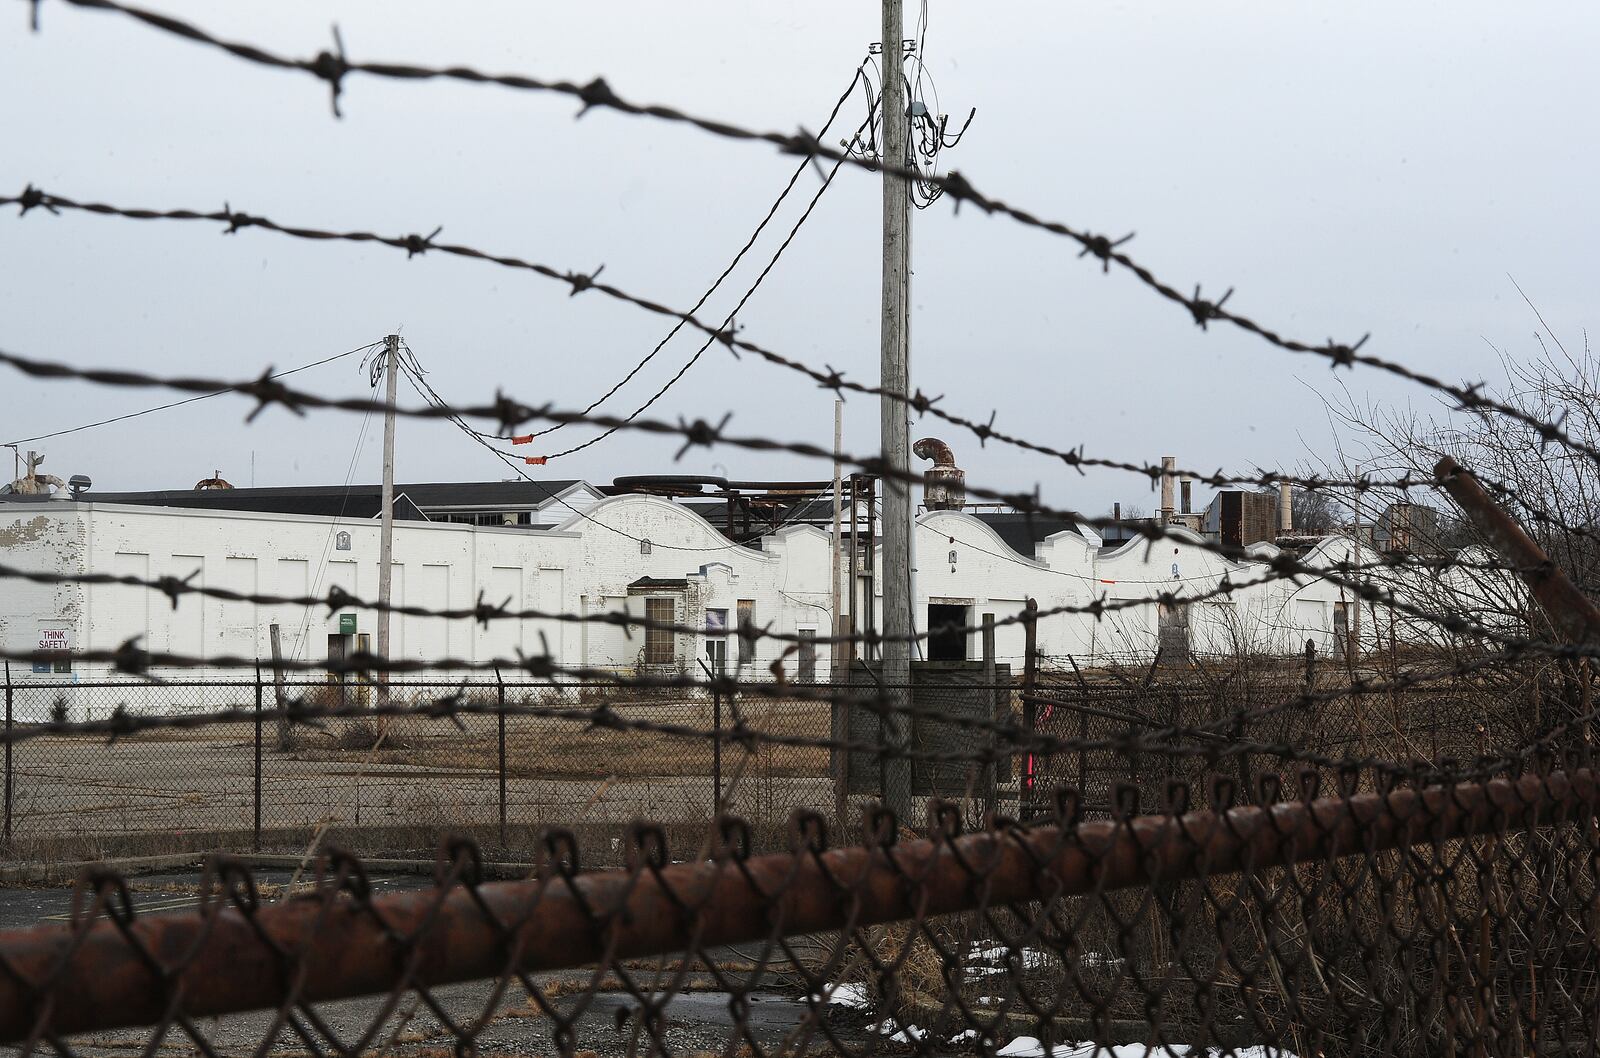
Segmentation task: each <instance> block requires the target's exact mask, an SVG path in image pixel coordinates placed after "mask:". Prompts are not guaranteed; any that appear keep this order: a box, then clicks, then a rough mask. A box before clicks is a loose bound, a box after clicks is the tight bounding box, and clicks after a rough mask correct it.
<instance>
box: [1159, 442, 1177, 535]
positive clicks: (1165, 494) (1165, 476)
mask: <svg viewBox="0 0 1600 1058" xmlns="http://www.w3.org/2000/svg"><path fill="white" fill-rule="evenodd" d="M1177 468H1178V457H1177V456H1162V457H1161V524H1162V525H1165V524H1167V523H1168V522H1170V521H1172V512H1173V509H1174V508H1173V505H1172V482H1173V480H1174V473H1173V472H1174V471H1175V470H1177Z"/></svg>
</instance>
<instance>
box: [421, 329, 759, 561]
mask: <svg viewBox="0 0 1600 1058" xmlns="http://www.w3.org/2000/svg"><path fill="white" fill-rule="evenodd" d="M400 348H401V349H403V350H404V351H405V354H406V359H402V360H401V361H400V372H401V374H403V375H405V376H406V381H407V382H409V383H411V388H412V389H414V390H416V391H417V395H418V396H419V397H421V398H422V399H423V400H425V401H427V402H428V403H429V404H431V405H433V406H434V407H435V408H437V409H439V410H440V411H441V412H443V413H444V415H443V418H445V419H447V420H449V421H450V422H452V423H454V424H455V426H456V428H457V429H459V430H460V431H461V432H462V433H464V434H466V435H467V436H468V437H469V438H471V439H472V440H473V441H474V442H475V443H476V444H479V445H482V446H483V447H484V448H486V449H488V450H489V451H490V452H491V453H493V454H494V456H495V458H497V459H499V460H500V461H501V462H502V463H504V464H505V465H506V466H508V467H510V468H511V469H512V470H514V471H516V472H517V474H518V475H519V476H520V477H522V478H523V479H524V480H526V481H529V482H532V483H533V484H534V485H536V486H538V487H539V488H540V489H541V490H542V491H543V493H544V496H543V498H544V499H546V500H554V501H555V502H557V503H559V504H561V506H563V507H565V508H566V509H567V510H569V511H571V512H572V513H573V514H575V515H577V516H578V517H580V518H582V519H583V520H584V521H587V522H591V523H593V524H594V525H597V526H599V527H600V528H601V529H606V530H609V531H611V532H613V533H616V534H617V535H618V536H621V537H625V538H627V539H629V540H632V541H633V542H634V543H636V544H645V543H649V544H650V545H651V547H658V546H659V547H661V548H664V549H666V550H668V551H727V550H729V549H730V548H735V547H748V546H749V545H747V544H739V543H735V542H733V541H731V540H730V541H729V542H728V543H726V544H717V545H713V546H711V547H690V546H687V545H682V544H666V543H662V544H657V543H656V542H655V541H653V540H647V539H646V538H645V537H642V536H634V535H633V534H632V533H629V532H626V531H624V530H622V529H618V528H617V527H616V526H614V525H609V524H607V523H606V522H603V521H601V520H600V519H598V518H596V517H595V516H594V515H592V514H590V513H589V512H588V511H585V510H581V509H579V508H577V507H574V506H573V505H572V504H571V503H568V502H567V500H566V499H565V498H564V497H562V496H560V495H558V494H557V493H556V492H555V490H554V489H552V488H550V486H549V485H548V484H546V483H545V482H542V481H540V480H539V479H537V478H535V477H534V476H533V475H531V474H529V473H528V472H527V471H526V470H524V469H522V467H521V466H520V465H518V463H517V462H516V460H515V459H513V458H512V457H511V456H508V455H506V454H505V453H504V452H502V451H500V450H499V449H498V448H496V447H495V446H494V445H492V444H490V443H489V442H488V441H487V440H485V439H484V437H483V435H482V434H480V433H479V432H478V431H477V430H474V429H473V428H472V427H471V426H470V425H469V424H468V423H467V422H466V420H465V419H463V418H461V416H459V415H457V414H455V413H454V412H453V411H452V410H451V407H450V405H449V404H448V403H447V402H446V401H445V400H444V398H443V397H441V396H439V394H438V393H437V392H436V391H435V390H434V388H433V387H432V386H431V385H429V384H428V382H427V381H425V380H424V379H423V378H422V375H425V374H426V373H427V372H426V371H425V370H423V367H422V365H421V364H420V363H419V362H418V361H417V358H416V354H415V353H414V352H412V351H411V347H410V346H409V345H407V344H406V343H405V342H401V343H400ZM407 360H409V361H410V363H407ZM618 428H620V424H619V427H618Z"/></svg>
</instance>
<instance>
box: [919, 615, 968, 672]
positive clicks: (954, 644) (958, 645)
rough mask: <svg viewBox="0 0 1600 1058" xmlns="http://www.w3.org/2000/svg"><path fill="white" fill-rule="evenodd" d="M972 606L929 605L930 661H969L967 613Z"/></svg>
mask: <svg viewBox="0 0 1600 1058" xmlns="http://www.w3.org/2000/svg"><path fill="white" fill-rule="evenodd" d="M971 609H972V607H970V606H960V605H953V604H950V603H929V604H928V660H929V661H966V660H967V633H966V627H967V612H968V611H969V610H971Z"/></svg>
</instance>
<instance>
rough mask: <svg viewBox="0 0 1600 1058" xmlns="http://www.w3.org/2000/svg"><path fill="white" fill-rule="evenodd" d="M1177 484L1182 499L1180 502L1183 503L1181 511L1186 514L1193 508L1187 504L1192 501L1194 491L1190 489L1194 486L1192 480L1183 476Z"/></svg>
mask: <svg viewBox="0 0 1600 1058" xmlns="http://www.w3.org/2000/svg"><path fill="white" fill-rule="evenodd" d="M1178 485H1179V487H1180V489H1181V490H1182V491H1181V494H1182V496H1183V499H1182V500H1181V501H1180V502H1182V504H1183V513H1184V514H1188V513H1190V512H1191V511H1192V510H1193V508H1192V507H1190V506H1189V505H1190V503H1192V502H1193V501H1194V493H1193V491H1192V490H1193V488H1194V482H1193V481H1190V480H1189V479H1188V478H1184V479H1183V480H1182V481H1180V482H1179V483H1178Z"/></svg>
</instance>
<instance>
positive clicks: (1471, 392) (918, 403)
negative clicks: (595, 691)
mask: <svg viewBox="0 0 1600 1058" xmlns="http://www.w3.org/2000/svg"><path fill="white" fill-rule="evenodd" d="M68 2H72V0H68ZM830 157H831V155H830ZM8 205H15V206H18V207H19V210H20V213H19V216H20V215H25V214H26V213H28V212H29V211H30V210H33V209H41V208H42V209H45V210H46V211H47V212H52V213H54V212H58V211H60V210H76V211H80V212H85V213H89V214H93V215H99V216H115V217H123V218H127V219H131V220H168V221H208V222H212V223H218V224H226V225H227V228H226V229H225V230H224V234H234V233H236V232H238V231H241V230H243V229H245V228H260V229H263V230H265V231H270V232H274V233H277V234H280V235H286V236H290V237H292V238H298V239H310V240H315V241H323V242H327V241H336V242H352V243H360V244H377V245H382V246H388V247H391V248H393V249H397V250H405V251H406V256H407V257H413V256H416V255H419V254H424V253H427V252H428V251H430V250H431V251H438V252H440V253H444V254H448V255H451V256H456V257H463V258H468V259H472V260H479V261H487V262H489V263H492V264H496V265H500V266H502V267H506V268H513V269H519V270H524V271H530V272H533V273H535V274H537V275H540V276H543V277H544V278H546V279H551V280H554V281H557V282H561V283H564V284H566V285H567V286H568V287H569V288H570V290H571V292H572V294H573V295H577V294H580V293H584V292H586V291H589V290H593V291H597V292H599V293H601V294H604V295H606V296H608V297H611V298H615V299H617V300H619V301H622V302H625V303H627V304H630V305H633V306H635V307H637V308H640V309H644V310H645V311H647V312H651V313H655V314H657V315H662V316H669V317H672V318H674V319H678V320H681V321H683V322H684V323H686V324H687V325H689V326H691V327H693V328H695V329H696V330H698V331H700V332H702V333H703V334H705V335H707V336H708V337H709V338H710V339H712V341H713V342H721V343H722V344H723V345H724V346H725V347H726V348H727V349H729V351H730V352H732V353H733V354H734V355H735V356H737V355H738V354H739V353H741V352H744V353H751V354H753V355H755V356H757V357H759V358H760V359H762V360H764V361H766V362H767V363H771V364H774V365H777V366H779V367H784V368H787V369H789V370H792V371H795V372H797V373H799V374H802V375H804V376H806V377H807V378H809V379H811V380H812V381H813V382H815V383H816V384H817V385H818V386H820V387H821V388H823V389H828V390H831V391H833V392H834V393H835V394H836V395H837V396H839V397H840V398H841V399H843V398H844V396H845V394H846V393H856V394H860V395H863V396H872V397H878V398H881V399H887V400H892V401H895V402H896V403H899V404H903V405H905V406H906V407H907V408H909V409H911V410H914V411H916V412H917V413H918V414H921V415H932V416H934V417H935V418H938V419H940V420H942V421H944V422H947V423H949V424H951V425H953V426H958V427H960V428H962V429H964V430H966V431H967V432H969V433H970V434H971V435H972V436H974V437H976V438H977V439H978V441H979V443H980V444H983V445H986V444H987V443H988V442H989V441H994V442H996V443H998V444H1004V445H1008V446H1010V447H1015V448H1017V449H1020V450H1022V451H1027V452H1032V453H1034V454H1037V455H1043V456H1047V457H1049V458H1051V459H1053V460H1057V461H1059V462H1061V463H1063V464H1064V465H1066V466H1068V467H1071V468H1073V469H1076V470H1079V471H1082V470H1083V469H1085V468H1104V469H1113V470H1127V471H1133V472H1137V473H1140V474H1143V475H1145V476H1147V477H1149V478H1150V479H1151V480H1152V482H1153V481H1156V480H1158V479H1159V478H1160V477H1161V475H1162V473H1163V471H1162V468H1160V467H1158V466H1155V465H1152V464H1135V463H1129V462H1126V461H1121V460H1114V459H1105V458H1102V457H1091V456H1088V455H1086V454H1084V453H1083V452H1082V451H1081V450H1080V449H1077V448H1067V449H1063V448H1059V447H1056V446H1053V445H1049V444H1043V443H1039V442H1035V441H1030V440H1027V439H1025V438H1022V437H1018V436H1016V435H1013V434H1010V433H1008V432H1006V431H1004V430H1001V429H997V428H996V427H995V420H996V418H997V417H998V413H992V414H991V415H990V416H989V418H988V420H987V421H980V420H977V419H973V418H970V417H967V416H964V415H961V414H958V413H956V412H952V411H948V410H946V409H945V408H944V407H943V406H942V405H941V403H940V402H941V401H942V400H943V399H944V398H943V396H942V395H941V396H939V397H929V396H927V395H926V394H924V393H922V392H921V391H920V390H919V391H918V392H917V393H915V394H911V395H907V394H903V393H897V392H895V391H893V390H888V389H885V388H884V387H882V386H877V385H870V384H866V383H860V382H856V381H854V380H851V379H847V378H846V377H845V376H844V373H843V372H841V371H839V370H837V369H835V368H833V367H831V366H828V367H826V369H819V368H816V367H813V366H811V365H809V364H806V363H804V362H802V361H799V360H796V359H793V358H791V357H788V356H785V355H783V354H781V353H778V352H775V351H773V350H771V349H768V348H766V347H764V346H761V345H758V344H756V343H755V342H752V341H750V340H748V339H746V338H740V337H738V335H737V334H736V333H735V331H734V330H733V329H732V325H731V324H729V325H727V326H724V327H713V326H712V325H711V324H708V323H706V322H705V321H703V320H700V319H698V318H697V317H695V316H693V315H691V314H689V313H683V312H679V311H677V310H676V309H673V308H671V307H669V306H667V305H663V304H661V303H659V302H656V301H653V300H651V299H649V298H645V297H641V296H638V295H635V294H631V293H628V292H627V291H624V290H622V289H621V288H619V287H617V286H615V285H614V284H611V283H607V282H602V281H600V279H599V278H598V277H599V275H600V271H601V270H603V268H604V266H603V265H602V266H601V267H600V268H599V269H596V270H595V271H593V272H590V273H583V272H577V271H563V270H560V269H557V268H555V267H553V266H551V265H547V264H542V263H539V262H536V261H531V260H527V259H525V258H521V257H516V256H510V255H501V254H494V253H489V252H485V251H483V250H479V249H476V248H474V247H471V246H465V245H460V244H455V243H442V242H439V241H437V236H438V234H439V231H438V229H436V230H435V231H434V232H433V233H431V234H430V235H427V236H423V235H419V234H409V235H403V236H389V235H380V234H378V233H377V232H372V231H342V232H341V231H334V230H330V229H324V228H310V227H301V226H294V225H286V224H280V223H279V222H277V221H274V220H272V219H270V218H268V217H265V216H259V215H254V214H249V213H245V212H242V211H235V210H233V209H232V208H231V207H230V206H227V205H224V207H223V209H221V210H209V211H207V210H194V209H147V208H140V207H124V206H115V205H111V204H109V203H103V202H79V201H77V200H74V199H71V198H67V197H65V196H62V195H56V194H53V193H50V192H46V191H44V190H42V189H39V188H36V187H34V186H33V185H31V184H30V185H28V186H27V187H26V188H25V189H24V190H23V192H22V193H21V194H20V195H0V206H8ZM1286 347H1288V346H1286ZM1295 351H1316V350H1314V349H1312V348H1311V347H1304V348H1303V349H1302V348H1300V347H1299V346H1298V343H1296V349H1295ZM1357 359H1358V360H1359V361H1360V362H1362V363H1369V362H1372V363H1375V364H1379V363H1386V362H1384V361H1375V360H1374V358H1371V357H1357ZM1396 367H1397V370H1399V371H1403V372H1404V374H1405V377H1407V378H1409V379H1411V380H1412V381H1416V382H1419V383H1421V384H1423V385H1427V386H1429V387H1430V388H1434V389H1437V390H1438V391H1440V392H1442V393H1445V394H1446V395H1448V396H1450V397H1452V398H1453V399H1454V400H1456V402H1457V403H1458V405H1459V406H1460V408H1461V409H1462V410H1471V411H1477V412H1485V413H1487V412H1495V413H1498V414H1501V415H1504V416H1506V417H1508V418H1512V419H1515V420H1516V421H1518V422H1521V423H1523V424H1524V425H1526V426H1528V427H1529V428H1530V429H1532V430H1535V431H1536V432H1538V433H1539V435H1540V436H1541V437H1542V438H1544V440H1545V442H1546V443H1555V444H1560V445H1562V446H1563V447H1566V448H1570V449H1572V450H1573V451H1576V452H1579V453H1581V454H1583V455H1584V456H1586V457H1587V458H1590V459H1593V460H1595V461H1596V462H1600V449H1596V448H1594V447H1593V446H1591V445H1589V444H1587V443H1586V442H1584V441H1582V440H1581V439H1578V438H1575V437H1573V436H1571V435H1570V434H1569V433H1568V432H1567V431H1566V430H1565V429H1564V428H1562V426H1561V424H1559V423H1547V422H1544V421H1542V420H1540V419H1539V418H1537V417H1536V416H1533V415H1530V414H1529V413H1528V412H1526V411H1524V410H1523V409H1521V408H1517V407H1515V406H1513V405H1510V404H1507V403H1505V402H1503V401H1498V400H1495V399H1493V398H1490V397H1486V396H1483V392H1484V386H1483V384H1482V383H1474V384H1473V385H1472V386H1469V387H1461V386H1454V385H1452V384H1450V383H1446V382H1443V381H1441V380H1439V379H1435V378H1432V377H1431V376H1427V375H1423V374H1417V373H1412V372H1409V371H1405V369H1403V368H1399V367H1398V365H1396ZM503 432H504V431H503ZM1185 476H1188V477H1191V478H1193V479H1194V480H1196V481H1198V482H1201V483H1202V484H1208V485H1217V486H1220V485H1222V484H1224V483H1225V482H1226V483H1235V484H1257V485H1263V486H1265V485H1271V484H1284V483H1288V484H1300V485H1301V486H1302V487H1305V488H1312V487H1317V488H1330V487H1334V482H1333V481H1332V480H1331V479H1322V478H1320V477H1317V476H1302V477H1292V476H1288V475H1283V474H1277V473H1273V474H1261V475H1256V476H1253V477H1251V476H1245V477H1235V478H1227V477H1226V476H1225V475H1222V474H1220V473H1218V474H1208V473H1205V472H1200V471H1187V472H1185ZM1337 484H1338V487H1342V488H1348V489H1354V490H1357V491H1362V492H1364V491H1369V490H1370V489H1372V488H1375V487H1379V485H1380V483H1376V482H1371V481H1369V480H1367V479H1363V478H1355V479H1349V480H1347V481H1342V482H1338V483H1337ZM1381 484H1384V485H1387V487H1390V488H1397V489H1409V488H1412V487H1417V486H1419V485H1421V484H1422V482H1421V480H1420V479H1419V478H1416V477H1412V476H1410V475H1405V476H1402V477H1401V478H1398V479H1394V480H1392V481H1390V482H1386V483H1381Z"/></svg>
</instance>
